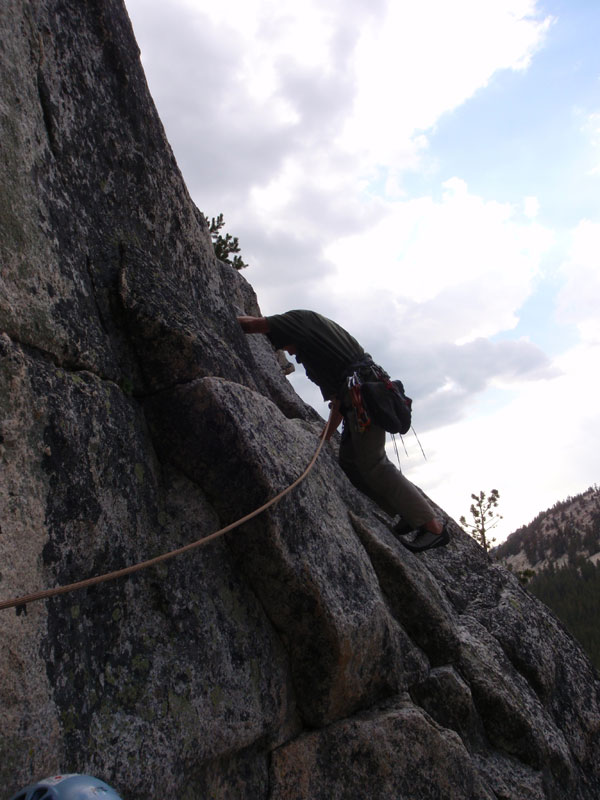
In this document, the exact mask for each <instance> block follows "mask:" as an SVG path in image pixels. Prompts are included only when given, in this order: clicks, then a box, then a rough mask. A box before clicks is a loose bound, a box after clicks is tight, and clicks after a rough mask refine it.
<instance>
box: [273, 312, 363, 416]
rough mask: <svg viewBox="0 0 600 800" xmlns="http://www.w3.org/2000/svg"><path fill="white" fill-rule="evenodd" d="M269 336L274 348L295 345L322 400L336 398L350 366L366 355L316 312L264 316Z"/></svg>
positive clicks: (351, 337) (354, 340)
mask: <svg viewBox="0 0 600 800" xmlns="http://www.w3.org/2000/svg"><path fill="white" fill-rule="evenodd" d="M267 320H268V322H269V333H268V334H267V336H268V337H269V339H270V341H271V343H272V344H273V346H274V347H276V348H277V349H282V348H283V347H284V346H285V345H290V344H291V345H294V346H295V348H296V351H297V353H296V361H298V363H299V364H303V365H304V368H305V370H306V374H307V376H308V377H309V378H310V380H311V381H313V382H314V383H316V384H317V386H318V387H319V388H320V389H321V393H322V395H323V397H324V399H325V400H329V399H331V397H333V396H334V395H337V394H338V393H339V391H340V388H341V386H342V384H343V382H344V378H345V377H346V376H347V375H348V374H350V372H351V371H350V370H349V369H348V368H349V367H350V365H351V364H353V363H356V362H358V361H361V360H362V359H363V358H365V356H366V355H367V354H366V353H365V351H364V350H363V348H362V347H361V346H360V345H359V343H358V342H357V341H356V339H355V338H354V337H353V336H350V334H349V333H348V331H345V330H344V329H343V328H342V327H341V325H338V324H337V322H334V321H333V320H331V319H328V318H327V317H324V316H322V315H321V314H317V312H316V311H302V310H298V311H286V313H285V314H275V315H274V316H272V317H267Z"/></svg>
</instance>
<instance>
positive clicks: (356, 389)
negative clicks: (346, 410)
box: [348, 372, 371, 433]
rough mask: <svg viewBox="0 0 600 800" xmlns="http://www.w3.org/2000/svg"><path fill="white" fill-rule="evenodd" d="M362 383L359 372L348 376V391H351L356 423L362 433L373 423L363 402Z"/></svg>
mask: <svg viewBox="0 0 600 800" xmlns="http://www.w3.org/2000/svg"><path fill="white" fill-rule="evenodd" d="M360 384H361V380H360V378H359V376H358V373H356V372H354V373H353V374H352V375H350V376H349V377H348V391H349V392H350V400H351V401H352V408H353V409H354V413H355V414H356V425H357V427H358V430H359V431H360V433H364V431H366V430H367V428H368V427H369V426H370V424H371V418H370V417H369V415H368V413H367V409H366V408H365V405H364V403H363V399H362V392H361V390H360Z"/></svg>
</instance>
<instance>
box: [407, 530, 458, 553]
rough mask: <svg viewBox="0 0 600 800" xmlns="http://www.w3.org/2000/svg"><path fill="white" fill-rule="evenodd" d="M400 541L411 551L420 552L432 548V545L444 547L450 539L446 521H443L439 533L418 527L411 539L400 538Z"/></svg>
mask: <svg viewBox="0 0 600 800" xmlns="http://www.w3.org/2000/svg"><path fill="white" fill-rule="evenodd" d="M400 541H401V542H402V544H403V545H404V547H407V548H408V549H409V550H412V552H413V553H422V552H424V551H425V550H432V549H433V548H434V547H444V545H447V544H448V542H449V541H450V534H449V533H448V527H447V523H444V527H443V528H442V532H441V533H432V532H431V531H428V530H425V529H424V528H420V529H419V532H418V533H417V535H416V536H415V538H414V539H413V540H412V541H408V540H407V539H402V538H401V539H400Z"/></svg>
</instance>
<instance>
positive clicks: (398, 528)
mask: <svg viewBox="0 0 600 800" xmlns="http://www.w3.org/2000/svg"><path fill="white" fill-rule="evenodd" d="M412 531H414V526H413V525H410V524H409V523H408V522H407V521H406V520H405V519H402V517H400V519H399V520H398V522H396V523H395V525H392V533H393V534H394V536H406V534H407V533H412Z"/></svg>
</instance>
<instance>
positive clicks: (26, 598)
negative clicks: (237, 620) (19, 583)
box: [0, 409, 333, 611]
mask: <svg viewBox="0 0 600 800" xmlns="http://www.w3.org/2000/svg"><path fill="white" fill-rule="evenodd" d="M332 417H333V409H332V411H331V413H330V415H329V419H328V420H327V425H326V426H325V429H324V431H323V433H322V434H321V439H320V441H319V446H318V447H317V449H316V451H315V454H314V456H313V457H312V459H311V461H310V463H309V465H308V466H307V468H306V469H305V470H304V472H303V473H302V475H300V477H299V478H296V480H295V481H294V482H293V483H291V484H290V485H289V486H288V487H287V488H285V489H283V491H281V492H279V494H278V495H276V496H275V497H273V498H271V500H268V501H267V502H266V503H265V504H264V505H262V506H261V507H260V508H257V509H255V510H254V511H251V512H250V513H249V514H246V516H245V517H242V518H241V519H238V520H237V521H236V522H232V523H231V524H230V525H226V526H225V527H224V528H221V529H220V530H218V531H215V532H214V533H211V534H209V535H208V536H204V537H203V538H202V539H197V540H196V541H195V542H190V544H186V545H184V546H183V547H179V548H177V549H176V550H171V551H170V552H168V553H163V554H162V555H160V556H156V557H155V558H150V559H148V560H147V561H141V562H139V563H138V564H133V565H131V566H130V567H124V568H123V569H117V570H115V571H114V572H107V573H106V574H104V575H96V576H95V577H94V578H86V580H83V581H78V582H77V583H69V584H68V585H66V586H56V587H55V588H54V589H45V590H43V591H40V592H33V593H32V594H26V595H23V596H22V597H14V598H12V599H11V600H2V601H0V611H1V610H2V609H5V608H13V607H15V606H24V605H26V604H27V603H33V602H34V601H35V600H44V599H46V598H48V597H56V595H59V594H67V593H68V592H74V591H75V590H76V589H85V588H86V587H88V586H96V585H97V584H99V583H105V582H107V581H112V580H115V578H123V577H125V576H126V575H132V574H133V573H134V572H140V571H141V570H143V569H146V568H147V567H152V566H154V565H155V564H160V563H162V562H163V561H167V560H168V559H170V558H174V557H175V556H179V555H181V554H182V553H187V552H188V551H189V550H194V549H195V548H196V547H200V546H201V545H204V544H206V543H207V542H210V541H212V540H213V539H216V538H217V537H218V536H222V535H223V534H224V533H227V532H228V531H231V530H233V529H234V528H237V527H239V526H240V525H243V524H244V522H248V520H250V519H252V518H253V517H257V516H258V515H259V514H261V513H262V512H263V511H266V509H267V508H269V507H270V506H272V505H274V504H275V503H277V502H278V501H279V500H281V498H282V497H284V496H285V495H286V494H288V493H289V492H291V491H292V489H295V488H296V486H298V484H299V483H301V482H302V481H303V480H304V479H305V478H306V476H307V475H308V473H309V472H310V471H311V469H312V468H313V467H314V465H315V462H316V460H317V458H318V457H319V453H320V452H321V450H322V449H323V445H324V444H325V441H326V436H327V434H328V432H329V427H330V425H331V420H332Z"/></svg>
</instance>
